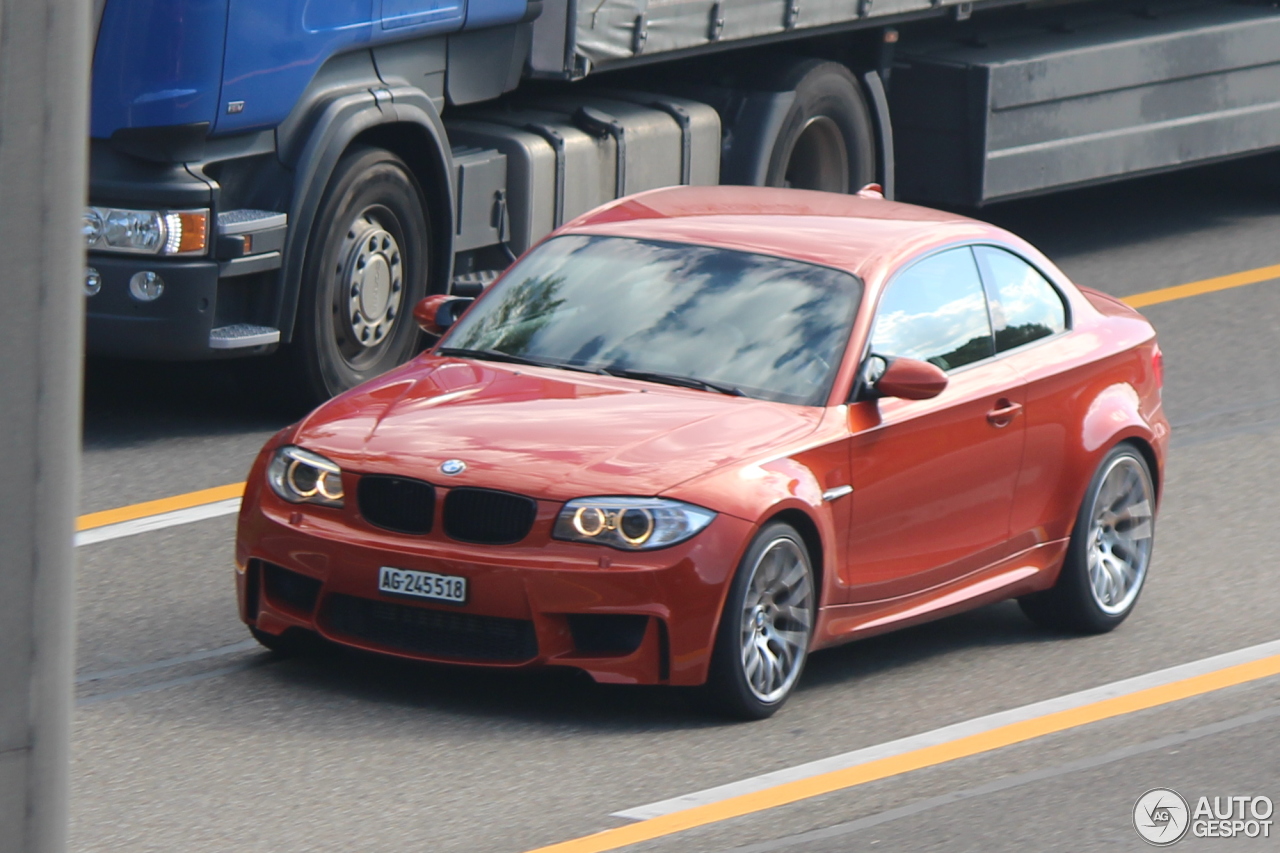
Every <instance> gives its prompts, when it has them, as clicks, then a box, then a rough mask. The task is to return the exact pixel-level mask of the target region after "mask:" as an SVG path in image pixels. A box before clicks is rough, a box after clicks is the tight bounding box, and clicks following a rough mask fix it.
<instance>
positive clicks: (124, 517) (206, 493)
mask: <svg viewBox="0 0 1280 853" xmlns="http://www.w3.org/2000/svg"><path fill="white" fill-rule="evenodd" d="M242 494H244V483H231V484H229V485H226V486H215V487H214V488H212V489H201V490H200V491H198V492H187V493H186V494H184V495H174V496H173V497H171V498H160V499H159V500H154V501H145V502H143V503H140V504H130V505H129V506H122V507H117V508H116V509H104V510H102V511H101V512H91V513H88V514H87V515H82V516H80V517H79V518H77V519H76V530H78V531H79V530H92V529H93V528H95V527H105V526H106V525H108V524H119V523H120V522H122V521H133V520H134V519H135V518H146V517H147V516H150V515H159V514H161V513H163V512H173V511H174V510H176V509H190V508H191V507H193V506H204V505H205V504H211V503H217V502H218V501H225V500H227V499H228V498H238V497H240V496H241V495H242Z"/></svg>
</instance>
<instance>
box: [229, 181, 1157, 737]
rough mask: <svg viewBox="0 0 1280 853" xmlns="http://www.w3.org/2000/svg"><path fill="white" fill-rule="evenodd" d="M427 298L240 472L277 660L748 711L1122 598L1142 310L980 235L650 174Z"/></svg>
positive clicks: (252, 573) (1141, 397)
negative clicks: (389, 663) (841, 655)
mask: <svg viewBox="0 0 1280 853" xmlns="http://www.w3.org/2000/svg"><path fill="white" fill-rule="evenodd" d="M415 313H416V314H417V316H418V319H419V322H421V323H422V324H423V325H424V326H425V327H427V328H428V329H429V330H431V331H434V332H437V333H441V332H443V337H442V338H441V340H440V341H439V343H438V344H436V345H435V347H433V348H432V349H431V350H429V351H428V352H426V353H424V354H423V355H421V356H419V357H418V358H416V359H415V360H414V361H412V362H411V363H409V364H407V365H405V366H403V367H401V368H398V369H396V370H393V371H391V372H390V373H387V374H385V375H384V376H382V377H380V378H378V379H375V380H373V381H372V382H369V383H367V384H365V385H363V386H361V387H359V388H356V389H354V390H352V391H350V392H348V393H346V394H344V395H342V396H341V397H338V398H336V399H334V400H332V401H330V402H329V403H327V404H326V405H324V406H322V407H320V408H319V409H317V410H316V411H315V412H313V413H312V414H311V415H309V416H308V417H306V418H305V419H303V420H302V421H301V422H300V423H298V424H296V425H294V426H291V427H289V428H287V429H285V430H284V431H282V432H281V433H279V434H278V435H277V436H275V437H274V438H273V439H271V441H269V442H268V443H267V445H266V447H264V448H263V450H262V453H261V455H260V456H259V457H258V459H257V461H256V463H255V464H254V466H253V470H252V472H251V474H250V476H249V480H248V486H247V489H246V492H245V498H244V503H243V507H242V509H241V512H240V524H239V535H238V542H237V548H236V563H237V572H236V580H237V586H238V591H239V602H240V614H241V617H242V618H243V619H244V621H245V622H246V623H248V625H249V627H250V629H251V630H252V631H253V634H254V636H256V637H257V638H258V639H259V640H261V641H262V642H263V643H264V644H265V645H267V646H269V647H271V648H276V649H289V648H295V647H297V645H298V641H299V640H303V639H305V638H306V632H312V633H314V634H319V635H321V636H323V637H325V638H327V639H328V640H330V641H333V642H335V643H340V644H344V645H347V646H353V647H357V648H360V649H365V650H369V651H374V652H381V653H385V654H389V655H398V656H401V657H406V658H414V659H419V660H431V661H444V662H450V663H463V664H471V665H482V666H492V667H523V666H547V665H550V666H570V667H577V668H579V669H581V670H585V671H586V672H587V673H589V674H590V675H591V676H592V677H594V678H595V679H596V680H597V681H602V682H618V683H633V684H671V685H688V686H695V685H705V686H704V688H703V689H704V690H705V691H706V693H707V695H708V697H710V698H712V699H714V700H715V701H716V702H717V703H719V704H720V705H721V707H723V708H724V709H725V710H726V711H728V712H730V713H733V714H736V715H738V716H742V717H747V718H759V717H765V716H768V715H769V714H771V713H773V712H774V711H776V710H777V709H778V708H779V707H780V706H781V705H782V703H783V702H785V701H786V699H787V697H788V696H789V695H790V693H791V692H792V691H793V690H794V688H795V685H796V682H797V680H798V679H799V678H800V674H801V672H802V670H803V669H804V663H805V659H806V657H807V655H808V654H809V652H811V651H813V650H814V649H819V648H823V647H826V646H831V645H834V644H837V643H842V642H845V641H847V640H853V639H857V638H859V637H866V636H870V635H872V634H876V633H880V632H884V631H889V630H892V629H894V628H898V627H902V626H906V625H912V624H915V623H918V622H922V621H925V620H929V619H937V618H939V617H942V616H946V615H948V614H952V613H956V612H957V611H960V610H964V609H966V608H972V607H977V606H980V605H983V604H988V603H990V602H994V601H999V600H1002V599H1007V598H1017V599H1018V601H1019V603H1020V604H1021V606H1022V608H1023V610H1024V611H1025V612H1026V614H1027V615H1028V616H1029V617H1031V618H1032V619H1033V620H1035V621H1036V622H1039V623H1042V624H1044V625H1047V626H1052V627H1054V628H1058V629H1067V630H1072V631H1081V632H1100V631H1107V630H1110V629H1112V628H1114V627H1115V626H1116V625H1118V624H1120V622H1122V621H1123V620H1124V619H1125V617H1126V616H1128V615H1129V613H1130V612H1131V611H1132V610H1133V607H1134V604H1135V603H1136V601H1137V599H1138V595H1139V593H1140V592H1141V590H1142V586H1143V582H1144V581H1145V579H1146V575H1147V568H1148V565H1149V563H1150V560H1151V548H1152V535H1153V524H1154V520H1155V514H1156V506H1157V502H1158V500H1159V496H1160V486H1161V474H1162V468H1163V460H1164V457H1165V450H1166V447H1167V444H1168V436H1169V426H1168V423H1167V421H1166V420H1165V417H1164V415H1163V413H1162V410H1161V400H1160V395H1161V391H1160V389H1161V382H1162V358H1161V354H1160V348H1159V347H1158V346H1157V344H1156V337H1155V332H1154V331H1153V329H1152V327H1151V326H1150V324H1148V323H1147V321H1146V320H1144V319H1143V318H1142V317H1141V316H1140V315H1139V314H1137V313H1136V312H1135V311H1133V310H1131V309H1130V308H1128V307H1126V306H1125V305H1123V304H1122V303H1120V302H1119V301H1117V300H1115V299H1113V298H1111V297H1109V296H1106V295H1104V294H1102V293H1098V292H1096V291H1092V290H1088V289H1084V288H1078V287H1076V286H1075V285H1073V284H1072V283H1071V282H1070V281H1068V280H1067V278H1066V277H1065V276H1064V275H1063V274H1062V273H1061V272H1060V271H1059V270H1058V269H1057V268H1056V267H1054V265H1053V264H1052V263H1050V262H1049V261H1048V259H1046V258H1045V257H1044V256H1043V255H1042V254H1040V253H1039V252H1037V251H1036V250H1035V249H1034V248H1032V247H1031V246H1030V245H1028V244H1027V243H1026V242H1024V241H1022V240H1020V239H1018V238H1017V237H1015V236H1013V235H1012V234H1010V233H1008V232H1006V231H1004V230H1002V229H1000V228H996V227H993V226H991V225H987V224H984V223H981V222H977V221H974V220H971V219H966V218H964V217H961V216H957V215H953V214H949V213H940V212H937V211H933V210H926V209H923V208H919V207H913V206H910V205H905V204H896V203H893V202H889V201H885V200H883V199H882V198H880V197H879V196H878V194H877V193H875V192H874V190H867V191H864V192H863V193H860V194H859V195H857V196H840V195H831V194H825V193H815V192H806V191H793V190H781V189H760V188H747V187H709V188H693V187H685V188H673V189H664V190H655V191H653V192H649V193H644V194H641V195H637V196H632V197H630V198H626V199H622V200H620V201H618V202H615V203H613V204H610V205H606V206H605V207H602V208H599V209H597V210H595V211H593V212H591V213H588V214H586V215H584V216H582V217H580V218H578V219H576V220H574V221H573V222H571V223H569V224H568V225H566V226H564V227H563V228H561V229H559V230H558V231H556V232H555V233H554V234H552V235H551V236H550V237H549V238H547V239H546V240H545V241H543V242H542V243H541V244H540V245H538V246H537V247H535V248H534V249H533V250H531V251H530V252H529V253H528V254H527V255H526V256H525V257H524V258H522V259H521V260H520V261H519V262H518V263H517V264H515V265H514V266H513V267H512V268H511V269H510V270H509V271H508V272H507V273H506V274H505V275H504V276H503V277H502V278H501V279H500V280H499V281H497V282H496V283H495V284H494V285H493V286H492V287H490V288H489V289H488V290H487V291H486V292H485V293H484V294H483V296H481V297H480V298H479V299H477V300H475V301H474V304H471V301H470V300H464V299H460V298H457V297H447V296H436V297H431V298H429V299H427V300H425V301H424V302H423V303H422V304H421V305H419V306H418V308H417V310H416V312H415ZM446 329H447V331H446Z"/></svg>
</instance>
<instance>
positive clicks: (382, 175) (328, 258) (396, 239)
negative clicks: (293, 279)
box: [283, 148, 431, 405]
mask: <svg viewBox="0 0 1280 853" xmlns="http://www.w3.org/2000/svg"><path fill="white" fill-rule="evenodd" d="M429 225H430V223H429V221H428V216H427V212H426V205H425V203H424V201H423V196H422V190H421V188H420V187H419V186H418V182H417V181H416V180H415V179H414V177H413V174H412V173H411V172H410V171H409V168H408V167H407V166H406V165H405V163H404V161H403V160H401V159H400V158H399V157H397V156H396V155H395V154H392V153H391V152H390V151H385V150H383V149H380V148H357V149H353V150H352V151H349V152H348V153H347V154H345V155H344V156H343V158H342V160H340V161H339V163H338V166H337V168H336V169H335V170H334V173H333V176H332V178H330V181H329V186H328V189H326V191H325V194H324V198H323V200H322V201H321V203H320V211H319V213H318V215H317V216H316V225H315V229H314V231H313V232H312V235H311V240H310V243H309V245H308V248H307V257H306V262H305V264H304V266H303V279H302V281H303V290H302V294H301V297H300V299H299V304H298V322H297V326H296V327H295V328H296V331H295V334H294V341H293V343H292V344H291V345H290V346H289V348H288V351H287V352H286V353H284V354H283V355H285V356H286V357H287V361H288V367H289V370H288V373H289V374H290V376H291V377H292V379H293V380H294V387H293V389H291V390H292V391H293V393H294V396H297V397H299V399H298V401H297V402H301V403H307V404H312V405H314V404H316V403H319V402H322V401H323V400H326V399H328V398H329V397H331V396H333V395H335V394H338V393H341V392H342V391H345V390H347V389H348V388H351V387H353V386H355V385H357V384H359V383H361V382H363V381H365V380H366V379H371V378H373V377H374V376H377V375H378V374H380V373H384V372H386V371H387V370H390V369H391V368H392V367H395V366H396V365H398V364H401V363H402V362H404V361H407V360H408V359H409V358H410V357H412V356H413V354H414V352H415V351H416V348H417V346H418V342H419V330H418V328H417V326H416V324H415V323H414V322H413V306H414V305H415V304H416V303H417V302H418V300H420V299H422V297H423V296H425V295H426V291H427V270H428V261H429V257H428V255H429V252H430V248H431V247H430V237H429V234H430V227H429Z"/></svg>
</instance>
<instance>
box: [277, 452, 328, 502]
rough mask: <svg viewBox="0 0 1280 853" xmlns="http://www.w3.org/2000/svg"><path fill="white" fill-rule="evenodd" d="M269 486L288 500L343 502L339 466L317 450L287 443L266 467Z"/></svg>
mask: <svg viewBox="0 0 1280 853" xmlns="http://www.w3.org/2000/svg"><path fill="white" fill-rule="evenodd" d="M267 482H268V483H270V484H271V490H272V491H273V492H275V493H276V494H277V495H279V496H280V497H282V498H284V499H285V500H287V501H289V502H290V503H295V504H300V503H312V504H320V505H321V506H335V507H337V506H342V469H341V468H339V467H338V466H337V465H335V464H334V463H332V462H330V461H329V460H328V459H325V458H324V457H323V456H321V455H320V454H318V453H312V452H311V451H309V450H303V449H302V448H301V447H294V446H293V445H287V446H285V447H282V448H280V449H279V450H277V451H276V455H275V456H274V457H273V458H272V460H271V465H270V466H268V468H267Z"/></svg>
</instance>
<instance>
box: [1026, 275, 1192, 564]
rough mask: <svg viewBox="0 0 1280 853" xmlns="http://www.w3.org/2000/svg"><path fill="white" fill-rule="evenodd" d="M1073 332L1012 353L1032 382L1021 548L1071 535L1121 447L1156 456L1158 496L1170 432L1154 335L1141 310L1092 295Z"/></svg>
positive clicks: (1078, 307) (1083, 302) (1080, 305)
mask: <svg viewBox="0 0 1280 853" xmlns="http://www.w3.org/2000/svg"><path fill="white" fill-rule="evenodd" d="M1084 297H1085V298H1083V299H1080V298H1079V297H1076V298H1075V299H1073V300H1072V302H1073V304H1072V309H1073V328H1072V330H1071V331H1069V332H1067V333H1065V334H1062V335H1059V336H1057V337H1055V338H1050V339H1047V340H1045V341H1042V342H1040V343H1037V344H1032V345H1029V346H1027V347H1025V348H1024V349H1023V350H1021V351H1017V352H1013V353H1010V354H1009V355H1008V356H1007V358H1008V359H1009V361H1010V363H1011V364H1012V365H1013V366H1014V367H1016V368H1017V369H1018V370H1019V371H1020V372H1021V373H1022V374H1023V376H1024V377H1025V378H1026V380H1027V404H1026V417H1027V424H1026V434H1027V440H1026V446H1025V451H1024V456H1023V464H1022V471H1021V474H1020V475H1019V479H1018V483H1017V486H1016V491H1015V499H1014V506H1013V511H1012V517H1011V523H1010V530H1011V532H1012V534H1013V535H1014V536H1015V538H1017V539H1019V540H1020V541H1019V543H1018V544H1019V545H1021V546H1023V547H1032V546H1034V545H1037V544H1040V543H1043V542H1049V541H1053V540H1057V539H1064V538H1066V537H1068V536H1070V535H1071V530H1072V527H1073V526H1074V523H1075V517H1076V513H1077V511H1078V509H1079V507H1080V503H1081V501H1082V500H1083V498H1084V493H1085V490H1086V489H1087V487H1088V484H1089V481H1090V479H1091V478H1092V476H1093V473H1094V471H1095V470H1096V469H1097V467H1098V465H1099V464H1100V462H1101V460H1102V457H1103V456H1105V455H1106V454H1107V453H1108V452H1109V451H1110V450H1111V448H1113V447H1115V446H1116V445H1117V444H1119V443H1120V442H1122V441H1126V440H1127V441H1133V442H1134V443H1137V444H1139V445H1140V446H1142V447H1145V448H1147V449H1148V453H1149V456H1150V461H1152V462H1153V463H1154V464H1153V465H1152V469H1153V470H1152V474H1153V476H1154V477H1155V479H1156V485H1157V488H1159V485H1160V483H1161V482H1162V480H1163V464H1164V456H1165V449H1166V447H1167V444H1168V434H1169V426H1168V422H1167V421H1166V420H1165V417H1164V413H1163V409H1162V406H1161V402H1160V388H1159V381H1158V378H1157V376H1156V374H1155V369H1154V361H1153V356H1154V349H1155V346H1156V338H1155V330H1154V329H1153V328H1152V327H1151V325H1150V323H1148V322H1147V321H1146V319H1145V318H1143V317H1142V316H1141V315H1140V314H1138V313H1137V312H1136V311H1134V310H1133V309H1131V308H1129V307H1128V306H1126V305H1124V304H1123V303H1120V302H1119V301H1117V300H1112V299H1111V298H1110V297H1102V296H1101V294H1095V293H1092V292H1086V293H1085V294H1084Z"/></svg>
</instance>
